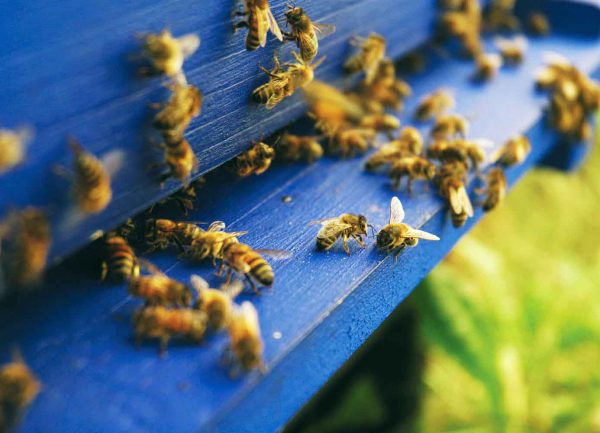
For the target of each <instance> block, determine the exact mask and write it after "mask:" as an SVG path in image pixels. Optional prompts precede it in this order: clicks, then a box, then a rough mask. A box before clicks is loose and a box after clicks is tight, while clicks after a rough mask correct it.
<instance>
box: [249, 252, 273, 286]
mask: <svg viewBox="0 0 600 433" xmlns="http://www.w3.org/2000/svg"><path fill="white" fill-rule="evenodd" d="M248 266H250V274H251V275H252V276H253V277H254V278H255V279H256V280H257V281H258V282H259V283H260V284H262V285H263V286H270V285H272V284H273V280H274V277H275V275H274V274H273V269H272V268H271V265H269V264H268V263H267V261H266V260H265V259H263V258H262V257H260V256H258V255H257V256H255V257H252V258H250V260H248Z"/></svg>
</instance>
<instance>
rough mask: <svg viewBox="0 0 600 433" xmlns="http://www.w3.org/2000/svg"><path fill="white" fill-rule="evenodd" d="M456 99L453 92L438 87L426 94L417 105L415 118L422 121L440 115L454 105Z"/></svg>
mask: <svg viewBox="0 0 600 433" xmlns="http://www.w3.org/2000/svg"><path fill="white" fill-rule="evenodd" d="M454 104H455V101H454V96H453V94H452V93H451V92H450V91H448V90H445V89H438V90H435V91H434V92H432V93H430V94H428V95H425V96H424V97H423V98H422V99H421V100H420V101H419V105H418V106H417V110H416V112H415V118H416V119H417V120H420V121H425V120H429V119H431V118H433V117H436V116H439V115H440V114H442V113H443V112H444V111H446V110H449V109H451V108H452V107H454Z"/></svg>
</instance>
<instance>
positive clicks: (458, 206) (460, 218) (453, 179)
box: [435, 161, 474, 227]
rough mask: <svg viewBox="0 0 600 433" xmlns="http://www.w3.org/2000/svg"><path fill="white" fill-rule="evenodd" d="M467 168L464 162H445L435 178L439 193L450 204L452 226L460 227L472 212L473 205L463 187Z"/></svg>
mask: <svg viewBox="0 0 600 433" xmlns="http://www.w3.org/2000/svg"><path fill="white" fill-rule="evenodd" d="M467 170H468V167H467V165H466V164H465V163H464V162H461V161H452V162H446V163H444V164H442V167H441V168H440V170H439V171H438V173H437V175H436V178H435V183H436V184H437V186H438V189H439V193H440V195H441V196H442V197H444V198H445V199H446V200H447V202H448V204H449V206H450V211H451V216H452V224H453V225H454V227H462V226H463V225H464V224H465V222H466V221H467V219H468V218H470V217H472V216H473V214H474V211H473V205H472V204H471V200H470V199H469V195H468V194H467V190H466V188H465V183H466V179H467Z"/></svg>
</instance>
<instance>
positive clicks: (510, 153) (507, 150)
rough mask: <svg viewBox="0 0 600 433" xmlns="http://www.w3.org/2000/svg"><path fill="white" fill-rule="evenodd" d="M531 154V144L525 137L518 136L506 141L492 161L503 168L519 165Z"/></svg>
mask: <svg viewBox="0 0 600 433" xmlns="http://www.w3.org/2000/svg"><path fill="white" fill-rule="evenodd" d="M530 152H531V142H530V141H529V139H528V138H527V137H526V136H525V135H518V136H516V137H513V138H511V139H510V140H508V141H507V142H506V143H505V144H504V146H503V147H502V148H501V149H500V150H498V152H496V154H495V156H494V158H493V160H494V161H496V162H497V163H499V164H500V165H502V166H504V167H511V166H513V165H516V164H521V163H522V162H523V161H525V158H527V156H528V155H529V153H530Z"/></svg>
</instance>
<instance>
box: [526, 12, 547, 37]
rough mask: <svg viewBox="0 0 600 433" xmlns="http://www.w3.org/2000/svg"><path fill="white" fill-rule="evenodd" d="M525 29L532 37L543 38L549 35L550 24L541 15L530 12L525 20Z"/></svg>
mask: <svg viewBox="0 0 600 433" xmlns="http://www.w3.org/2000/svg"><path fill="white" fill-rule="evenodd" d="M527 28H528V29H529V31H530V32H531V33H532V34H534V35H537V36H545V35H547V34H548V33H550V22H549V21H548V18H547V17H546V15H544V14H543V13H541V12H532V13H531V14H529V17H528V19H527Z"/></svg>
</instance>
